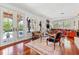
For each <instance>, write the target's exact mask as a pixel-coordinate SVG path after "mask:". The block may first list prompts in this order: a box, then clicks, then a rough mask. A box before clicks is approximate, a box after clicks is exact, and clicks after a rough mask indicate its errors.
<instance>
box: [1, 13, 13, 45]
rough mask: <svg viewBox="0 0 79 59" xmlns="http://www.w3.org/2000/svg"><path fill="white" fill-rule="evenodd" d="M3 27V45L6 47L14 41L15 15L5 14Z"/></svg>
mask: <svg viewBox="0 0 79 59" xmlns="http://www.w3.org/2000/svg"><path fill="white" fill-rule="evenodd" d="M2 25H3V26H2V27H3V36H2V40H1V44H2V45H5V44H8V43H9V42H10V41H12V40H13V15H12V14H9V13H6V12H3V20H2Z"/></svg>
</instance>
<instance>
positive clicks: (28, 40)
mask: <svg viewBox="0 0 79 59" xmlns="http://www.w3.org/2000/svg"><path fill="white" fill-rule="evenodd" d="M22 42H30V39H27V40H21V41H18V42H14V43H11V44H8V45H5V46H0V50H2V49H5V48H7V47H10V46H14V45H16V44H19V43H22Z"/></svg>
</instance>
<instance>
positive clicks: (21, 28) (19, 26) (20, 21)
mask: <svg viewBox="0 0 79 59" xmlns="http://www.w3.org/2000/svg"><path fill="white" fill-rule="evenodd" d="M18 16H19V17H18V21H17V29H18V31H17V32H18V34H17V36H18V39H23V37H24V22H23V19H22V16H20V15H18Z"/></svg>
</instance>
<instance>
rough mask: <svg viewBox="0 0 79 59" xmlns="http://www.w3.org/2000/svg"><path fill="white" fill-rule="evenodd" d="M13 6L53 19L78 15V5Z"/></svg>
mask: <svg viewBox="0 0 79 59" xmlns="http://www.w3.org/2000/svg"><path fill="white" fill-rule="evenodd" d="M13 5H15V6H17V7H19V8H22V9H24V10H28V11H30V12H32V13H35V14H38V15H41V16H46V17H49V18H54V19H60V18H70V17H74V16H77V14H78V13H79V3H20V4H19V3H17V4H13Z"/></svg>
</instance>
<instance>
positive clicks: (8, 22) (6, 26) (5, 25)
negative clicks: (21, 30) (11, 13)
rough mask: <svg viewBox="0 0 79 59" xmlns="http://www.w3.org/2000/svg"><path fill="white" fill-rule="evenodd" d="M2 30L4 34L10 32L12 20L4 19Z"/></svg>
mask: <svg viewBox="0 0 79 59" xmlns="http://www.w3.org/2000/svg"><path fill="white" fill-rule="evenodd" d="M3 30H4V31H5V32H10V31H12V19H10V18H4V21H3Z"/></svg>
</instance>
